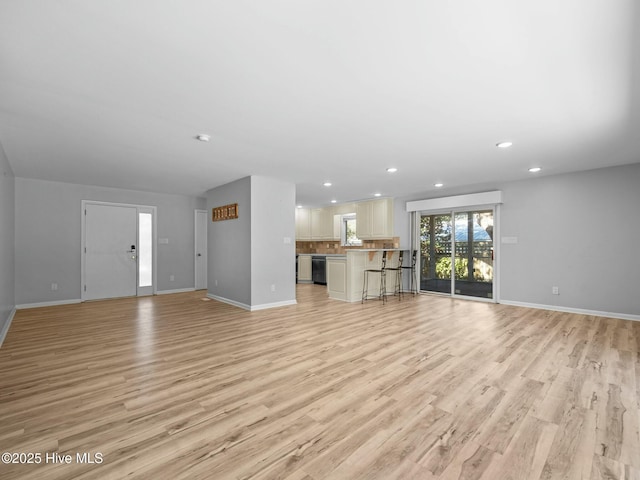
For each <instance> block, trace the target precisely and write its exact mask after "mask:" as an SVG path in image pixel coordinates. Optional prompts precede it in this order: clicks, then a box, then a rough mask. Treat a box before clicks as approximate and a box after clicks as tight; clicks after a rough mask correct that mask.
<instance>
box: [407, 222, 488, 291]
mask: <svg viewBox="0 0 640 480" xmlns="http://www.w3.org/2000/svg"><path fill="white" fill-rule="evenodd" d="M493 220H494V214H493V209H484V210H471V211H454V212H451V213H444V214H443V213H440V214H428V213H423V214H421V215H420V261H421V262H420V289H421V290H424V291H427V292H437V293H446V294H454V295H463V296H469V297H479V298H493V261H494V250H493V223H494V222H493Z"/></svg>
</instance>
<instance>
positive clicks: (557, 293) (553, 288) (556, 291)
mask: <svg viewBox="0 0 640 480" xmlns="http://www.w3.org/2000/svg"><path fill="white" fill-rule="evenodd" d="M551 293H552V294H553V295H560V289H559V288H558V287H551Z"/></svg>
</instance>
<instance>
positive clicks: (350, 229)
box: [341, 213, 362, 246]
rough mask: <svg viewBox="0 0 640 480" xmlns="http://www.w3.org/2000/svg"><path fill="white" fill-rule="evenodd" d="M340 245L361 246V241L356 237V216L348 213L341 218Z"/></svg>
mask: <svg viewBox="0 0 640 480" xmlns="http://www.w3.org/2000/svg"><path fill="white" fill-rule="evenodd" d="M341 238H342V245H344V246H358V245H362V240H360V239H359V238H358V237H357V236H356V214H355V213H350V214H348V215H343V216H342V235H341Z"/></svg>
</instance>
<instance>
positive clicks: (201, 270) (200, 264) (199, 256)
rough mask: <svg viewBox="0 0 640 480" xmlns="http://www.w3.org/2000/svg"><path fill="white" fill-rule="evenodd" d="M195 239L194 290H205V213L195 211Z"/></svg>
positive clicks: (204, 211)
mask: <svg viewBox="0 0 640 480" xmlns="http://www.w3.org/2000/svg"><path fill="white" fill-rule="evenodd" d="M195 237H196V244H195V247H196V249H195V250H196V252H195V253H196V259H195V272H196V279H195V284H196V290H205V289H206V288H207V211H206V210H196V221H195Z"/></svg>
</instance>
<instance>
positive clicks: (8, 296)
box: [0, 145, 16, 343]
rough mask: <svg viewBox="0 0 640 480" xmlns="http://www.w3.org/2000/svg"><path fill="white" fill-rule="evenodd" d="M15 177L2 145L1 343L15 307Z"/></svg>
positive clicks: (0, 191) (0, 190)
mask: <svg viewBox="0 0 640 480" xmlns="http://www.w3.org/2000/svg"><path fill="white" fill-rule="evenodd" d="M14 191H15V179H14V177H13V172H12V171H11V167H10V166H9V162H8V161H7V157H6V155H5V153H4V149H3V148H2V145H0V343H1V342H2V336H3V333H4V332H5V328H6V327H7V326H8V322H9V317H10V316H11V315H12V312H13V310H14V307H15V303H16V302H15V292H14V283H13V279H14V266H15V265H14V256H13V252H14V241H15V206H14V202H15V194H14Z"/></svg>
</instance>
